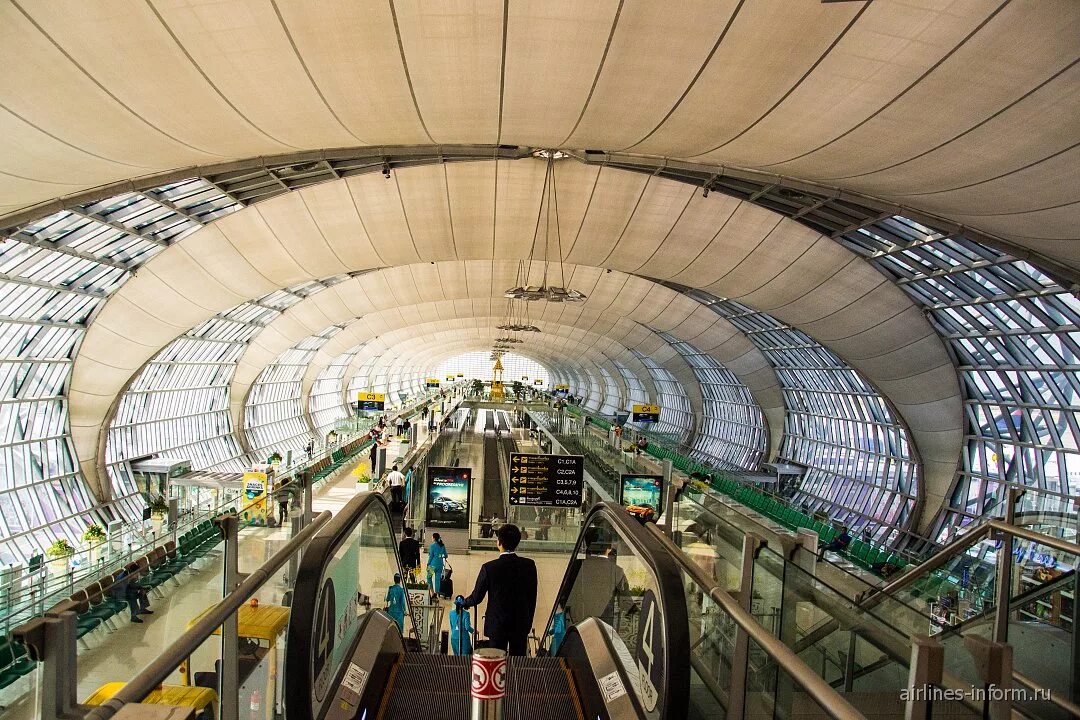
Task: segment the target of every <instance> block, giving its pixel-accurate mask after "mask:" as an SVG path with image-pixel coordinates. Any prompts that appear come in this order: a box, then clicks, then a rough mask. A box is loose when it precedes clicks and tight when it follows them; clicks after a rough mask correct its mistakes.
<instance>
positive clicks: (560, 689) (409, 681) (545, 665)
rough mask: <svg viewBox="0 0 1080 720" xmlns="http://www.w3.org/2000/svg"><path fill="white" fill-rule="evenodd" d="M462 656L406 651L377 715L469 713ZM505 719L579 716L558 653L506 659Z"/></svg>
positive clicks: (436, 718) (434, 718)
mask: <svg viewBox="0 0 1080 720" xmlns="http://www.w3.org/2000/svg"><path fill="white" fill-rule="evenodd" d="M469 668H470V660H469V658H467V657H456V656H447V655H427V654H421V653H406V654H405V655H403V656H402V658H401V660H400V662H399V663H398V664H397V667H396V668H395V672H394V675H393V680H392V684H391V687H390V690H389V697H388V698H386V699H385V700H384V701H383V705H382V708H381V710H380V712H379V717H380V718H387V719H389V718H406V717H407V718H422V719H423V720H459V719H460V718H464V717H468V716H469V705H470V699H469ZM504 709H505V720H542V719H543V720H547V719H549V718H550V719H551V720H556V719H561V718H567V719H568V720H571V719H575V718H576V719H577V720H581V718H582V714H581V710H580V706H579V703H578V701H577V697H576V694H575V692H574V690H573V688H572V687H571V683H570V674H569V673H568V672H567V670H566V667H565V665H563V663H562V661H561V660H559V659H558V658H520V657H512V658H510V661H509V673H508V677H507V692H506V700H505V701H504Z"/></svg>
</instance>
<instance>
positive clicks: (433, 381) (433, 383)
mask: <svg viewBox="0 0 1080 720" xmlns="http://www.w3.org/2000/svg"><path fill="white" fill-rule="evenodd" d="M427 386H428V387H429V388H437V387H439V378H428V379H427Z"/></svg>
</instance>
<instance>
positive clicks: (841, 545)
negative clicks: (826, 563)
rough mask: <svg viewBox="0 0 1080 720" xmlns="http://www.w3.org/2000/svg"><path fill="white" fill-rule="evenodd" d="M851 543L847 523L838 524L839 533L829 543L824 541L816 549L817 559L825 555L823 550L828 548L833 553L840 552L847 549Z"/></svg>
mask: <svg viewBox="0 0 1080 720" xmlns="http://www.w3.org/2000/svg"><path fill="white" fill-rule="evenodd" d="M850 544H851V533H849V532H848V529H847V525H841V526H840V534H839V535H837V536H836V538H835V539H834V540H833V541H832V542H829V543H825V544H824V545H822V546H821V547H820V548H819V549H818V559H819V560H821V559H823V558H824V557H825V551H826V550H830V551H832V552H835V553H841V552H844V551H845V550H847V548H848V545H850Z"/></svg>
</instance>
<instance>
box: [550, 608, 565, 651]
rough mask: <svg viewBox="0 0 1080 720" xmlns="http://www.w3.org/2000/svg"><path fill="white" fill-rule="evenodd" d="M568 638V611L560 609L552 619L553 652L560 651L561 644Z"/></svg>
mask: <svg viewBox="0 0 1080 720" xmlns="http://www.w3.org/2000/svg"><path fill="white" fill-rule="evenodd" d="M565 639H566V611H565V610H560V611H559V612H557V613H555V617H554V618H552V621H551V654H552V655H555V654H557V653H558V652H559V646H560V645H562V642H563V640H565Z"/></svg>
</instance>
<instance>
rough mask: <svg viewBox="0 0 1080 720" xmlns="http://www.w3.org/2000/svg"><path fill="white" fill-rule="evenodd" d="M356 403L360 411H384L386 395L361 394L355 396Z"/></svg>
mask: <svg viewBox="0 0 1080 720" xmlns="http://www.w3.org/2000/svg"><path fill="white" fill-rule="evenodd" d="M356 401H357V402H358V403H359V404H360V409H361V410H385V409H386V395H384V394H383V393H369V392H362V393H357V394H356Z"/></svg>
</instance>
